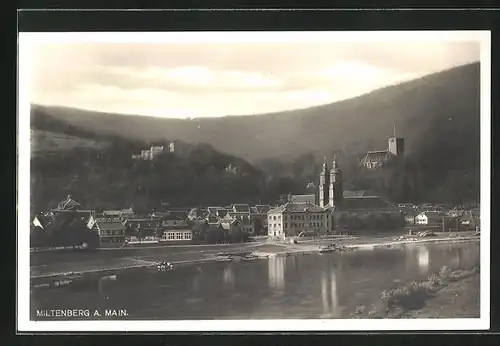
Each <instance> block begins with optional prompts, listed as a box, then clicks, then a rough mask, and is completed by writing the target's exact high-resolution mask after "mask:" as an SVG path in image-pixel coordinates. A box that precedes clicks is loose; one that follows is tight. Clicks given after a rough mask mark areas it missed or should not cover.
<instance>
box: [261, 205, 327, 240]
mask: <svg viewBox="0 0 500 346" xmlns="http://www.w3.org/2000/svg"><path fill="white" fill-rule="evenodd" d="M267 226H268V236H270V237H278V238H283V239H284V238H286V237H294V236H297V235H298V234H299V233H301V232H302V231H315V232H317V233H319V234H326V233H327V232H328V231H329V230H330V229H331V217H330V213H329V212H328V210H327V209H325V208H322V207H319V206H317V205H315V204H313V203H299V204H297V203H292V202H288V203H286V204H284V205H282V206H279V207H277V208H274V209H271V210H269V211H268V212H267Z"/></svg>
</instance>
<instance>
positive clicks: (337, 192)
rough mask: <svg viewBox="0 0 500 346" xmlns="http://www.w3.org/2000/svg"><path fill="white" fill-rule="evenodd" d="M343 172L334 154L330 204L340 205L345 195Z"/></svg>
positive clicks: (333, 205)
mask: <svg viewBox="0 0 500 346" xmlns="http://www.w3.org/2000/svg"><path fill="white" fill-rule="evenodd" d="M342 184H343V183H342V172H341V170H340V168H339V165H338V164H337V159H336V156H335V155H334V156H333V165H332V169H331V170H330V189H329V194H328V197H329V203H328V204H329V206H330V207H335V206H338V205H339V204H340V203H341V202H342V199H343V197H344V192H343V186H342Z"/></svg>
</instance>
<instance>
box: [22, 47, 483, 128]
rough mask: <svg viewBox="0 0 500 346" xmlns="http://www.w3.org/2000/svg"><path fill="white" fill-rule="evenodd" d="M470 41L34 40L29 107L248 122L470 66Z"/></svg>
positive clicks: (475, 50) (473, 56)
mask: <svg viewBox="0 0 500 346" xmlns="http://www.w3.org/2000/svg"><path fill="white" fill-rule="evenodd" d="M479 57H480V45H479V42H478V41H472V40H464V41H461V40H454V41H443V40H439V39H432V38H429V39H427V40H416V41H412V40H410V39H407V40H399V41H397V40H396V41H395V40H391V41H383V40H379V41H369V40H367V41H366V42H363V41H362V40H361V41H360V40H356V41H354V42H349V41H346V40H343V41H340V42H335V41H330V42H327V41H314V40H311V41H307V40H305V41H299V42H293V40H292V41H291V40H284V41H282V42H281V41H279V40H278V41H266V40H264V39H263V40H262V42H259V40H255V39H254V40H252V41H249V42H238V41H228V42H225V41H216V42H210V41H207V40H199V41H193V40H186V41H185V42H182V41H181V42H179V41H175V42H144V43H140V42H126V41H125V42H124V41H123V40H121V41H120V42H115V43H113V42H111V43H110V42H71V41H70V42H68V41H65V42H57V41H50V42H46V43H44V42H41V43H38V44H36V45H34V46H33V47H32V50H31V64H32V65H31V71H32V74H31V81H30V85H31V90H30V92H31V93H30V100H31V102H32V103H35V104H42V105H57V106H68V107H75V108H82V109H89V110H96V111H103V112H111V113H123V114H135V115H145V116H148V115H149V116H159V117H169V118H199V117H219V116H227V115H252V114H262V113H271V112H278V111H283V110H293V109H299V108H307V107H311V106H316V105H322V104H327V103H332V102H336V101H340V100H343V99H348V98H352V97H356V96H359V95H362V94H364V93H367V92H370V91H372V90H374V89H378V88H381V87H385V86H389V85H393V84H397V83H400V82H403V81H408V80H411V79H415V78H419V77H422V76H425V75H427V74H431V73H434V72H438V71H442V70H446V69H449V68H452V67H455V66H459V65H463V64H467V63H471V62H475V61H479Z"/></svg>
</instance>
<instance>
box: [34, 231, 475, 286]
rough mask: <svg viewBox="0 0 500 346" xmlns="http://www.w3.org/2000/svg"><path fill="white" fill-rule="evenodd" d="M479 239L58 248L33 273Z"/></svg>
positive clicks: (42, 276) (44, 275) (39, 257)
mask: <svg viewBox="0 0 500 346" xmlns="http://www.w3.org/2000/svg"><path fill="white" fill-rule="evenodd" d="M470 241H479V237H477V236H473V235H472V234H467V233H462V234H448V233H446V234H438V235H437V236H435V237H429V238H423V239H418V238H407V237H406V238H401V237H395V236H394V235H392V236H371V237H370V236H359V237H337V238H321V239H316V240H310V241H300V242H299V243H298V244H294V243H291V242H290V241H288V242H266V243H264V242H259V243H244V244H226V245H205V246H200V245H192V246H190V245H185V246H169V247H165V246H161V247H155V246H151V247H142V248H129V249H127V248H125V249H117V250H115V251H97V252H81V251H80V252H78V251H77V252H66V253H61V252H55V253H31V267H30V277H31V279H32V283H35V282H45V281H46V279H58V278H59V277H67V276H68V274H69V275H74V274H79V275H91V276H94V275H111V274H113V273H116V272H118V271H122V270H132V269H140V268H147V267H154V266H156V263H157V262H158V261H168V262H170V263H172V264H174V265H182V264H189V263H199V262H209V261H215V260H216V259H217V255H218V254H219V253H221V252H222V253H230V254H234V255H238V254H241V253H248V252H252V253H254V254H255V255H256V256H258V257H261V258H268V257H275V256H291V255H302V254H313V253H318V252H319V251H320V249H321V248H322V247H323V246H325V245H327V244H331V243H332V242H334V243H336V244H337V245H340V246H341V247H342V249H343V250H351V251H352V250H356V249H358V250H362V249H372V248H377V247H392V246H404V245H408V244H424V243H443V242H444V243H456V242H470Z"/></svg>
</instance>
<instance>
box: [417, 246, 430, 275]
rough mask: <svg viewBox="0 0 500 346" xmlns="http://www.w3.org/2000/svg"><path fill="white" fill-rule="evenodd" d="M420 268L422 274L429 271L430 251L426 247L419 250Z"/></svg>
mask: <svg viewBox="0 0 500 346" xmlns="http://www.w3.org/2000/svg"><path fill="white" fill-rule="evenodd" d="M418 268H419V269H420V272H421V273H427V272H428V271H429V250H427V247H425V246H422V247H419V248H418Z"/></svg>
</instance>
